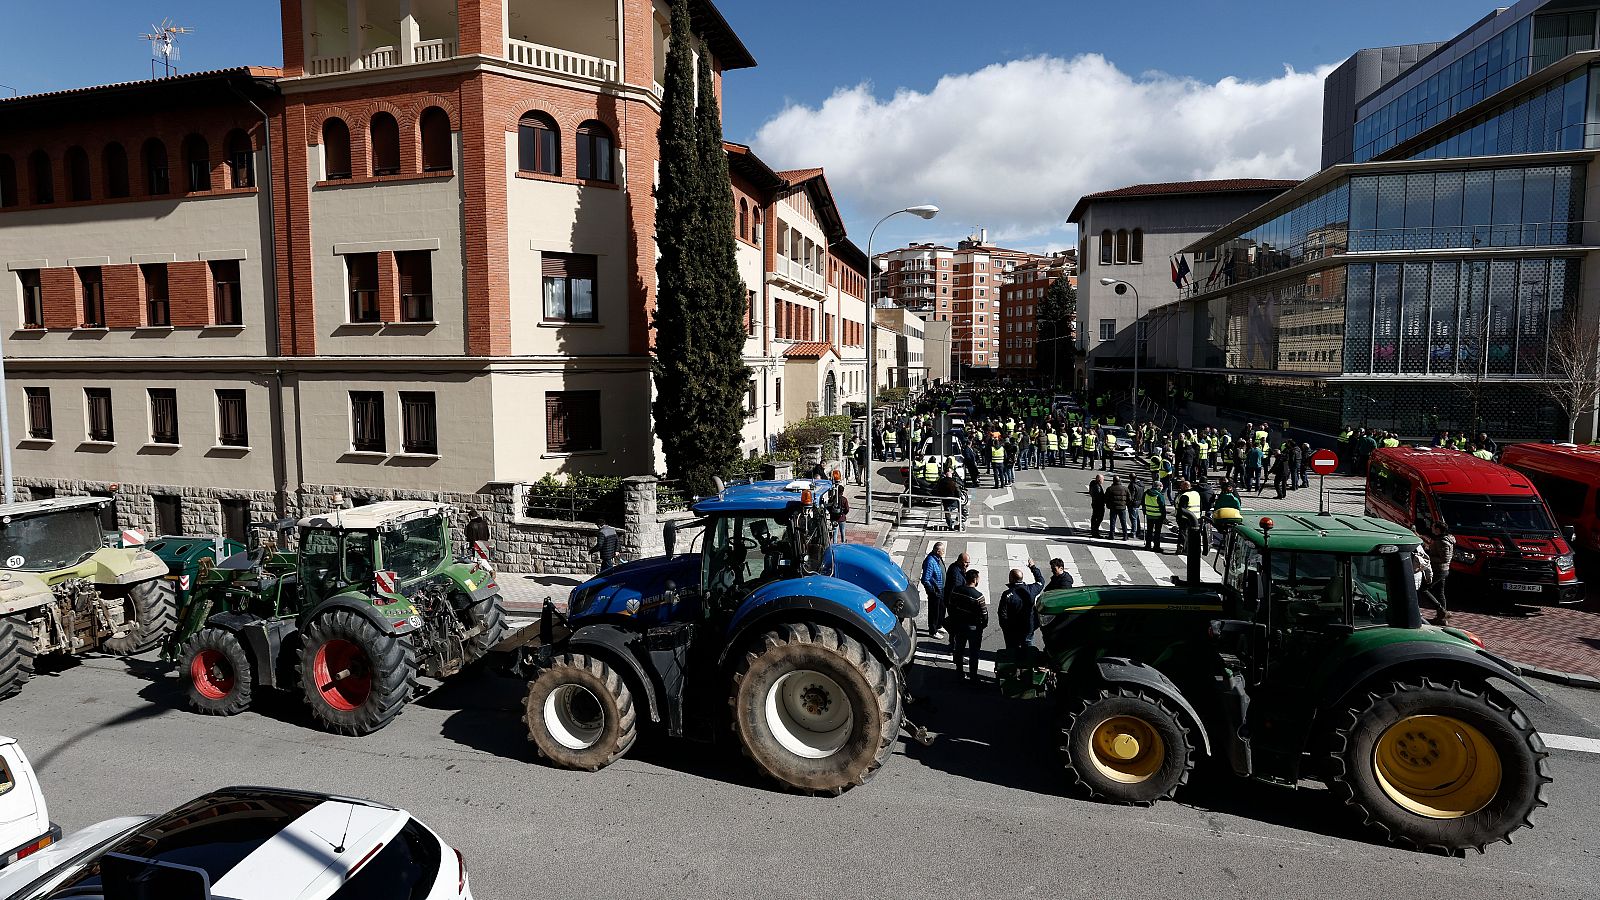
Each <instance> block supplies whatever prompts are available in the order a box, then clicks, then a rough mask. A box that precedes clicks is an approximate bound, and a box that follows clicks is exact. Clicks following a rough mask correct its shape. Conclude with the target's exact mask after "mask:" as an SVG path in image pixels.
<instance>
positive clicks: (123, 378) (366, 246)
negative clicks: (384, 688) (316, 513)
mask: <svg viewBox="0 0 1600 900" xmlns="http://www.w3.org/2000/svg"><path fill="white" fill-rule="evenodd" d="M684 2H689V3H690V4H691V12H692V15H693V18H694V31H695V35H694V46H695V50H696V52H697V53H706V54H709V55H710V57H711V59H712V62H713V69H714V71H715V77H716V79H717V87H718V89H719V90H720V87H721V78H722V74H723V73H724V72H726V71H729V70H734V69H739V68H744V67H748V66H752V65H754V64H755V61H754V59H752V58H751V56H750V54H749V53H748V51H747V50H746V49H745V48H744V46H743V44H742V43H741V42H740V40H739V38H738V36H737V35H736V34H735V33H734V32H733V31H732V30H731V29H730V28H729V27H728V25H727V23H726V21H725V20H724V19H723V18H722V16H721V15H720V14H719V13H718V11H717V10H716V8H715V6H714V5H713V4H712V3H711V2H709V0H684ZM668 13H669V8H668V6H667V5H666V3H664V2H660V0H657V2H650V0H618V2H616V3H606V4H594V3H581V2H577V0H560V2H551V0H540V2H535V0H429V2H422V0H347V2H339V0H282V3H281V17H282V23H283V57H284V64H283V66H282V68H281V69H260V68H238V69H230V70H225V71H218V72H205V73H195V74H190V75H181V76H174V77H170V78H163V79H157V80H154V81H147V82H135V83H128V84H117V85H103V86H93V87H85V88H80V89H75V90H70V91H62V92H58V93H53V94H42V95H34V96H26V97H18V98H14V99H8V100H4V101H0V263H3V264H4V267H5V272H4V277H0V300H4V301H7V302H0V317H3V318H0V329H3V331H0V333H3V334H4V336H5V338H6V341H5V344H6V346H5V354H6V357H7V365H8V369H9V372H8V374H9V376H10V378H9V382H8V392H9V393H8V399H9V401H10V408H11V410H12V416H13V422H12V427H13V430H14V433H15V434H17V435H19V436H20V437H19V438H18V440H17V441H16V443H15V446H14V448H13V455H14V460H15V466H16V475H17V482H18V484H19V485H22V486H24V487H25V489H26V490H28V491H30V492H34V493H37V494H40V495H48V494H49V493H50V492H53V491H56V490H61V491H62V492H63V493H67V492H71V493H82V492H84V491H89V490H108V489H109V483H110V482H119V483H120V486H121V492H120V494H119V506H120V507H121V508H120V509H119V510H118V515H119V516H120V519H121V521H123V522H140V523H150V522H152V521H155V520H156V518H157V516H158V513H159V515H160V516H164V517H166V518H167V519H168V520H170V521H167V522H162V523H160V524H161V525H162V526H163V527H162V530H171V529H169V528H167V527H165V526H167V525H170V524H176V525H178V526H181V528H182V529H183V530H188V531H200V532H202V533H205V532H216V531H226V532H227V533H229V534H232V535H234V536H242V529H243V524H242V523H244V522H246V521H248V519H249V517H250V516H256V517H258V518H259V517H261V516H263V515H267V514H274V513H283V512H289V511H294V510H297V509H301V508H307V507H316V506H319V505H322V504H325V503H326V502H327V498H328V497H329V495H331V494H332V493H333V492H335V491H340V492H343V493H344V494H345V495H346V496H347V497H352V498H355V499H357V500H362V499H367V498H382V497H388V496H400V495H404V496H432V495H440V494H443V495H448V496H451V497H456V498H461V499H462V501H463V502H469V503H477V504H478V505H480V506H483V507H488V508H490V509H491V511H492V512H494V513H495V514H497V515H505V516H512V515H517V514H520V511H519V510H516V509H514V508H513V504H512V501H511V500H510V499H509V498H511V497H513V496H514V490H512V488H513V487H514V486H515V485H517V484H520V483H525V482H528V481H532V480H535V479H538V478H539V477H541V476H543V475H545V474H550V473H559V472H572V471H583V472H593V473H614V474H637V473H641V472H651V471H656V470H657V468H658V460H657V452H656V448H655V444H654V439H653V437H652V434H651V420H650V397H651V393H652V389H651V379H650V350H651V344H652V332H651V328H650V320H651V314H652V310H653V306H654V275H655V271H654V270H655V255H656V254H655V246H654V200H653V183H654V178H655V168H656V160H657V142H656V131H657V128H658V126H659V124H660V117H661V105H660V104H661V87H660V82H661V80H662V75H663V67H664V62H665V50H666V42H667V28H668V22H669V15H668ZM753 283H760V282H759V280H757V281H755V282H753ZM858 318H864V316H860V317H858Z"/></svg>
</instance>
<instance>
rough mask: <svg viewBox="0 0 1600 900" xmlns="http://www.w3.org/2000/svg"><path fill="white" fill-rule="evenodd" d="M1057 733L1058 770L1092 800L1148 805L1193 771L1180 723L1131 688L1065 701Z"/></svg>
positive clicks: (1154, 699) (1166, 707)
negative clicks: (1065, 772)
mask: <svg viewBox="0 0 1600 900" xmlns="http://www.w3.org/2000/svg"><path fill="white" fill-rule="evenodd" d="M1058 733H1059V735H1060V737H1059V748H1060V759H1061V766H1062V768H1064V769H1066V771H1067V775H1068V776H1070V777H1071V778H1072V781H1073V784H1074V786H1076V787H1077V788H1078V789H1079V790H1080V791H1082V792H1083V793H1085V794H1086V795H1087V796H1088V797H1089V798H1090V799H1092V800H1109V801H1111V802H1113V803H1132V804H1136V805H1139V806H1149V805H1151V804H1153V803H1155V802H1156V801H1157V800H1166V799H1169V798H1170V797H1172V795H1173V794H1175V793H1177V790H1178V788H1180V787H1182V786H1183V785H1184V784H1185V783H1187V782H1188V780H1189V773H1190V772H1191V771H1192V770H1193V769H1194V754H1193V749H1194V748H1193V745H1192V744H1191V743H1190V741H1189V729H1188V728H1187V727H1186V726H1185V725H1184V723H1183V719H1182V718H1180V717H1179V715H1178V713H1177V712H1175V711H1174V710H1173V709H1172V708H1171V707H1170V706H1169V705H1168V704H1167V703H1166V701H1164V700H1163V699H1162V698H1161V697H1159V696H1156V695H1154V694H1151V693H1147V692H1145V691H1142V690H1139V689H1138V688H1135V687H1130V686H1124V685H1116V686H1110V687H1105V688H1101V689H1100V690H1099V691H1097V692H1095V693H1093V694H1087V695H1085V696H1083V697H1080V698H1077V699H1075V700H1069V701H1068V703H1067V707H1066V709H1065V710H1064V711H1063V712H1062V715H1061V720H1060V725H1059V729H1058Z"/></svg>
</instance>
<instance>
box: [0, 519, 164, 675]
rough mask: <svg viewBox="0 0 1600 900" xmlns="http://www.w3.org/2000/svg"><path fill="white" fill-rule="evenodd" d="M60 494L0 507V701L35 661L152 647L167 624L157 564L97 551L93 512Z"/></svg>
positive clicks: (129, 552) (140, 556)
mask: <svg viewBox="0 0 1600 900" xmlns="http://www.w3.org/2000/svg"><path fill="white" fill-rule="evenodd" d="M108 502H110V501H109V500H105V499H101V498H98V497H63V498H60V499H54V500H34V501H30V502H27V503H8V504H3V505H0V566H3V568H0V698H4V697H8V696H10V695H12V694H15V693H16V692H17V691H19V690H21V689H22V686H23V684H24V683H26V682H27V681H28V679H29V677H31V676H32V674H33V663H34V658H35V657H36V656H43V655H47V654H63V655H77V654H82V653H89V652H92V651H95V650H104V651H106V652H109V653H115V654H117V655H119V656H132V655H135V654H139V653H143V652H145V651H146V650H151V649H154V648H155V647H156V646H158V645H159V644H160V643H161V641H162V639H163V638H165V637H166V636H167V635H168V634H169V633H170V632H171V631H172V628H173V621H174V618H175V612H176V606H175V604H174V603H173V595H172V586H171V584H170V583H169V582H167V581H166V580H165V578H164V577H163V576H165V575H166V574H167V567H166V564H165V563H163V562H162V561H161V560H160V559H157V558H156V556H155V554H153V553H150V552H149V551H148V550H144V549H142V548H138V547H133V548H128V549H119V548H115V547H106V546H105V545H104V540H103V534H102V532H101V529H100V508H101V507H102V506H104V505H105V504H106V503H108Z"/></svg>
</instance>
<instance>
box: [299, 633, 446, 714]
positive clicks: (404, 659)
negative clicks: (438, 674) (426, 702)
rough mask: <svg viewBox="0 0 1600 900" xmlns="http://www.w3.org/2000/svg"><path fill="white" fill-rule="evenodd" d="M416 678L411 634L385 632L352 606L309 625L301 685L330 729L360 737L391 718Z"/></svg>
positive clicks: (414, 653) (403, 701) (313, 706)
mask: <svg viewBox="0 0 1600 900" xmlns="http://www.w3.org/2000/svg"><path fill="white" fill-rule="evenodd" d="M416 679H417V654H416V651H415V650H414V649H413V647H412V643H411V637H410V635H404V634H399V635H390V634H384V633H383V632H381V631H379V630H378V627H377V626H376V625H374V624H372V622H371V621H370V620H368V619H367V617H366V616H363V615H361V614H360V613H357V612H354V611H351V610H348V609H333V610H329V611H327V612H325V613H322V614H321V615H319V616H317V617H316V618H314V619H312V620H311V623H310V624H309V625H307V626H306V629H305V632H304V646H303V647H302V648H301V651H300V688H301V690H302V691H303V693H304V694H305V698H306V702H307V703H309V704H311V715H312V716H314V717H315V718H316V720H317V722H318V723H319V724H320V725H322V727H323V728H324V729H326V730H328V731H331V732H333V733H335V734H347V735H350V736H352V737H360V736H361V735H365V734H371V733H372V732H374V731H377V730H378V729H380V728H382V727H383V726H385V725H387V724H389V722H390V720H392V719H393V718H394V717H395V716H397V715H399V714H400V710H401V708H402V707H404V706H405V705H406V701H408V700H410V699H411V695H412V691H413V688H414V687H415V686H416Z"/></svg>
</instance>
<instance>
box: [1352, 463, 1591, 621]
mask: <svg viewBox="0 0 1600 900" xmlns="http://www.w3.org/2000/svg"><path fill="white" fill-rule="evenodd" d="M1367 514H1368V515H1372V516H1378V517H1381V518H1384V519H1388V520H1389V521H1391V522H1396V523H1399V524H1401V525H1404V526H1406V527H1407V528H1411V529H1414V530H1415V531H1416V532H1417V533H1418V534H1419V535H1421V536H1422V539H1423V541H1424V542H1431V541H1433V540H1434V537H1433V532H1434V525H1435V523H1443V525H1444V527H1445V529H1446V530H1447V531H1448V532H1449V533H1450V534H1451V535H1454V536H1455V539H1456V553H1455V562H1454V564H1452V565H1451V567H1450V571H1451V577H1452V579H1456V578H1464V579H1471V580H1472V581H1475V582H1477V585H1476V586H1477V587H1478V588H1479V589H1480V590H1482V591H1484V593H1485V594H1486V595H1487V596H1488V597H1490V598H1493V599H1496V600H1501V601H1510V602H1528V601H1540V600H1542V601H1544V602H1547V603H1582V602H1583V599H1584V596H1583V584H1582V583H1581V582H1579V581H1578V573H1577V569H1576V568H1575V566H1574V564H1573V560H1572V547H1571V546H1570V545H1568V544H1567V541H1566V538H1565V537H1564V536H1563V535H1562V533H1561V530H1560V528H1559V527H1558V526H1557V525H1556V521H1555V517H1554V516H1552V515H1551V514H1550V509H1549V507H1547V506H1545V503H1544V500H1543V499H1542V498H1541V497H1540V496H1539V492H1538V491H1537V490H1535V489H1534V486H1533V483H1532V482H1531V481H1529V480H1528V478H1527V476H1525V475H1523V474H1522V473H1521V472H1518V471H1515V470H1513V469H1509V468H1506V467H1505V466H1502V465H1498V464H1496V463H1493V462H1490V461H1489V460H1486V459H1479V458H1477V457H1476V456H1472V455H1470V454H1466V453H1462V452H1461V451H1459V450H1430V449H1424V448H1413V447H1390V448H1383V449H1379V450H1375V451H1373V453H1372V459H1371V463H1370V464H1369V466H1368V468H1367ZM1450 593H1453V594H1455V595H1456V596H1460V594H1459V593H1458V592H1457V591H1456V590H1454V589H1452V590H1451V591H1450Z"/></svg>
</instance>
